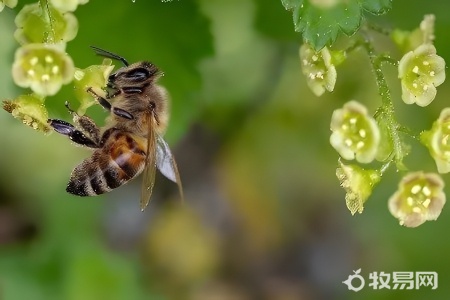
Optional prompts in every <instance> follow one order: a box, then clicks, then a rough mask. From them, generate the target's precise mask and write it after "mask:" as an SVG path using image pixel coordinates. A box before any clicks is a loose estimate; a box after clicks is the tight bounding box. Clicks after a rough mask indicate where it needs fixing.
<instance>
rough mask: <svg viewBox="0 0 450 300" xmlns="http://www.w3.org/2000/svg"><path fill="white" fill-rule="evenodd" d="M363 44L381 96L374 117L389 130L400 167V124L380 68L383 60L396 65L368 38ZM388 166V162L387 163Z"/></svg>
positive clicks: (401, 158)
mask: <svg viewBox="0 0 450 300" xmlns="http://www.w3.org/2000/svg"><path fill="white" fill-rule="evenodd" d="M363 46H364V48H365V49H366V51H367V53H368V54H369V59H370V63H371V65H372V69H373V71H374V73H375V79H376V82H377V86H378V94H379V95H380V96H381V107H380V108H379V109H378V110H377V112H376V114H375V117H376V118H377V120H378V121H379V122H380V121H381V122H386V123H387V128H388V130H389V136H390V138H391V140H392V144H393V148H394V149H393V157H392V160H394V161H395V163H396V165H397V168H402V165H403V164H402V161H403V157H404V156H405V151H404V149H403V145H402V142H401V139H400V135H399V133H400V132H399V128H400V125H399V124H398V122H397V120H396V119H395V110H394V104H393V103H392V98H391V91H390V89H389V86H388V84H387V81H386V78H385V76H384V73H383V71H382V69H381V65H382V63H383V62H389V63H392V64H394V65H396V64H397V63H396V61H395V60H393V59H391V58H390V57H389V56H388V55H377V54H376V52H375V48H374V46H373V45H372V43H371V41H370V40H369V39H368V38H365V39H364V42H363ZM387 166H389V164H388V165H387Z"/></svg>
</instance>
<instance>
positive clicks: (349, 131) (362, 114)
mask: <svg viewBox="0 0 450 300" xmlns="http://www.w3.org/2000/svg"><path fill="white" fill-rule="evenodd" d="M330 127H331V130H332V132H333V133H332V134H331V137H330V143H331V145H332V146H333V147H334V149H336V151H337V152H338V153H339V154H340V155H341V156H342V157H343V158H344V159H346V160H353V159H355V158H356V160H357V161H359V162H361V163H370V162H371V161H373V159H374V158H375V156H376V154H377V150H378V145H379V143H380V130H379V128H378V126H377V123H376V121H375V120H374V119H373V118H372V117H371V116H369V115H368V113H367V109H366V107H365V106H363V105H362V104H360V103H359V102H357V101H350V102H347V103H346V104H345V105H344V107H343V108H341V109H337V110H335V111H334V112H333V115H332V117H331V125H330Z"/></svg>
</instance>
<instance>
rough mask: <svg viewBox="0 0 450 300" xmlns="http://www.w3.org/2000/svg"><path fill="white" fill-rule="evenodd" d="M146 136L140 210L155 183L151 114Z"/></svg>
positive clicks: (154, 152) (154, 141)
mask: <svg viewBox="0 0 450 300" xmlns="http://www.w3.org/2000/svg"><path fill="white" fill-rule="evenodd" d="M148 126H149V128H148V129H149V130H148V137H147V155H146V157H145V167H144V171H143V173H144V175H143V182H142V189H141V210H142V211H143V210H144V209H145V208H146V207H147V205H148V203H149V202H150V197H151V196H152V192H153V186H154V185H155V173H156V133H155V131H154V128H155V126H154V120H153V115H152V114H149V120H148Z"/></svg>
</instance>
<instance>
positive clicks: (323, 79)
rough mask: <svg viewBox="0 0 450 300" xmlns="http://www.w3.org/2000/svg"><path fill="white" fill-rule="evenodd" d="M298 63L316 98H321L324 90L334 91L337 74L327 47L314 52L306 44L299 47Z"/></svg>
mask: <svg viewBox="0 0 450 300" xmlns="http://www.w3.org/2000/svg"><path fill="white" fill-rule="evenodd" d="M300 61H301V64H302V72H303V74H304V75H305V76H306V82H307V84H308V86H309V88H310V89H311V91H312V92H313V93H314V94H315V95H316V96H321V95H322V94H323V93H324V92H325V90H327V91H329V92H332V91H333V90H334V85H335V84H336V78H337V73H336V68H335V66H334V65H333V63H332V57H331V53H330V51H329V50H328V48H327V47H324V48H323V49H322V50H320V51H319V52H316V51H315V50H314V49H313V48H312V47H311V46H309V45H308V44H306V43H305V44H303V45H302V46H301V47H300Z"/></svg>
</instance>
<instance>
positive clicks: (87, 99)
mask: <svg viewBox="0 0 450 300" xmlns="http://www.w3.org/2000/svg"><path fill="white" fill-rule="evenodd" d="M113 69H114V66H113V65H111V60H110V59H105V60H104V61H103V64H102V65H93V66H89V67H87V68H86V69H78V68H76V70H75V74H74V79H75V80H74V84H75V94H76V97H77V99H78V100H79V101H80V106H79V108H78V114H80V115H84V113H85V112H86V109H88V108H89V107H90V106H91V105H94V104H96V103H97V102H96V100H94V98H93V97H92V95H91V94H89V93H88V92H86V89H87V88H88V87H92V88H94V90H96V91H97V90H101V89H102V88H104V87H105V86H106V83H107V80H108V76H109V74H110V73H111V71H112V70H113Z"/></svg>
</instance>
